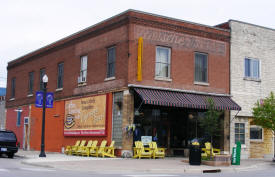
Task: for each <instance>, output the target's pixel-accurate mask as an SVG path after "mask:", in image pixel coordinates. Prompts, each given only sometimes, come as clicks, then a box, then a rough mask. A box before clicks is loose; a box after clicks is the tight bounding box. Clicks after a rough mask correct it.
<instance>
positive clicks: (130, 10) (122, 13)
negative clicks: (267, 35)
mask: <svg viewBox="0 0 275 177" xmlns="http://www.w3.org/2000/svg"><path fill="white" fill-rule="evenodd" d="M129 12H136V13H140V14H145V15H150V16H155V17H160V18H164V19H168V20H173V21H178V22H182V23H189V24H193V25H198V26H203V27H207V28H211V29H216V30H220V31H225V32H229V31H230V30H227V29H222V28H218V27H214V26H208V25H203V24H199V23H194V22H189V21H185V20H180V19H176V18H172V17H167V16H162V15H157V14H153V13H148V12H143V11H139V10H134V9H128V10H126V11H123V12H121V13H119V14H117V15H114V16H112V17H110V18H107V19H105V20H103V21H100V22H98V23H96V24H94V25H91V26H89V27H87V28H84V29H82V30H80V31H78V32H75V33H73V34H71V35H69V36H66V37H63V38H61V39H59V40H57V41H54V42H52V43H50V44H48V45H46V46H43V47H40V48H38V49H36V50H33V51H31V52H29V53H27V54H25V55H22V56H20V57H18V58H16V59H14V60H11V61H9V62H8V66H9V64H11V63H13V62H16V61H17V60H20V59H21V58H24V57H26V56H28V55H31V54H33V53H35V52H38V51H40V50H43V49H46V48H48V47H50V46H52V45H55V44H57V43H58V42H62V41H64V40H66V39H69V38H70V37H73V36H76V35H78V34H80V33H82V32H85V31H87V30H89V29H92V28H94V27H96V26H98V25H100V24H102V23H104V22H107V21H110V20H112V19H114V18H116V17H119V16H121V15H124V14H126V13H129ZM67 42H69V41H67ZM67 42H65V43H67ZM60 45H61V44H60ZM58 46H59V45H58Z"/></svg>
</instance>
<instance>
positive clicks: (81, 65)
mask: <svg viewBox="0 0 275 177" xmlns="http://www.w3.org/2000/svg"><path fill="white" fill-rule="evenodd" d="M229 40H230V33H229V30H224V29H220V28H215V27H210V26H205V25H200V24H195V23H190V22H186V21H181V20H176V19H171V18H167V17H162V16H158V15H152V14H147V13H144V12H138V11H134V10H128V11H126V12H124V13H121V14H119V15H117V16H115V17H112V18H110V19H108V20H106V21H103V22H101V23H99V24H97V25H95V26H92V27H90V28H87V29H85V30H83V31H81V32H79V33H76V34H74V35H72V36H69V37H67V38H64V39H62V40H59V41H57V42H55V43H53V44H50V45H48V46H46V47H44V48H41V49H39V50H37V51H34V52H32V53H30V54H27V55H25V56H23V57H20V58H19V59H16V60H14V61H11V62H9V64H8V84H7V87H8V88H7V106H6V107H7V115H8V119H7V127H9V128H10V129H14V130H17V134H18V135H19V137H21V141H22V142H23V144H24V145H22V146H23V148H27V149H36V150H38V149H39V148H40V138H41V117H42V110H41V108H36V107H35V105H34V102H35V91H38V90H41V89H42V86H41V79H42V76H43V75H44V74H45V73H46V74H47V75H48V78H49V83H48V91H50V92H54V95H55V96H54V107H53V108H48V109H46V130H45V132H46V135H45V137H46V140H45V148H46V151H61V150H62V148H64V147H65V146H66V145H68V144H73V143H74V142H75V141H76V140H77V139H87V140H90V139H97V140H99V142H100V141H101V140H103V139H107V141H108V142H110V141H111V140H115V141H116V144H115V146H116V149H117V154H122V153H124V152H126V153H131V150H132V146H133V141H135V140H141V139H143V140H144V139H147V140H150V139H151V140H155V141H157V142H158V144H159V145H160V146H164V147H166V148H168V153H170V154H174V155H176V154H180V153H182V152H184V151H186V149H187V146H188V145H189V144H190V141H191V140H192V139H194V138H196V137H200V136H202V135H203V132H202V131H201V129H200V128H198V126H197V124H198V119H199V118H201V117H203V116H204V115H205V114H204V113H205V112H206V110H207V108H208V104H207V100H208V99H209V98H211V99H213V100H214V102H215V108H216V109H218V110H222V115H221V120H223V121H221V122H223V124H222V131H221V135H222V136H220V137H218V138H216V141H215V146H216V147H219V148H221V149H222V150H223V151H229V147H230V146H229V135H230V134H229V124H230V112H229V110H240V109H241V108H240V107H239V106H238V105H237V104H236V103H235V102H234V101H232V100H231V99H230V96H229V93H230V85H229V73H230V72H229V71H230V69H229V64H230V60H229V54H230V52H229V49H230V46H229ZM217 66H219V67H217ZM15 110H17V111H15ZM19 113H20V115H18V114H19ZM26 120H27V122H26ZM21 121H22V122H24V124H19V122H21ZM133 127H135V129H133ZM22 132H23V133H22ZM20 134H21V135H20ZM181 151H182V152H181ZM184 153H185V152H184Z"/></svg>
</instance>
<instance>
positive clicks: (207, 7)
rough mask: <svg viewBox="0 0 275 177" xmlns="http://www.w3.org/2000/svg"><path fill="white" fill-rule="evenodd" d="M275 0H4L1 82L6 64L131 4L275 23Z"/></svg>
mask: <svg viewBox="0 0 275 177" xmlns="http://www.w3.org/2000/svg"><path fill="white" fill-rule="evenodd" d="M274 7H275V1H274V0H169V1H167V0H0V87H6V82H7V81H6V80H7V64H8V62H9V61H12V60H14V59H17V58H19V57H21V56H23V55H26V54H27V53H30V52H32V51H34V50H37V49H39V48H41V47H44V46H46V45H48V44H50V43H53V42H55V41H57V40H59V39H62V38H64V37H67V36H69V35H71V34H73V33H75V32H78V31H80V30H82V29H84V28H87V27H89V26H92V25H94V24H96V23H99V22H101V21H103V20H105V19H107V18H110V17H112V16H114V15H117V14H119V13H121V12H124V11H126V10H128V9H135V10H139V11H144V12H149V13H153V14H158V15H162V16H167V17H172V18H176V19H181V20H185V21H190V22H195V23H199V24H205V25H209V26H214V25H217V24H220V23H223V22H227V21H228V20H230V19H233V20H239V21H244V22H248V23H252V24H256V25H260V26H265V27H269V28H272V29H275V23H274V22H275V21H274V17H275V10H274Z"/></svg>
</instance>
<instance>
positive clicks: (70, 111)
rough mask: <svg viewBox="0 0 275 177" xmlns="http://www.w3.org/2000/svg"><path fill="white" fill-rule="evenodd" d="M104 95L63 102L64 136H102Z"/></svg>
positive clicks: (104, 114) (104, 119) (103, 133)
mask: <svg viewBox="0 0 275 177" xmlns="http://www.w3.org/2000/svg"><path fill="white" fill-rule="evenodd" d="M106 99H107V97H106V95H99V96H92V97H86V98H80V99H74V100H69V101H66V102H65V120H64V136H104V135H105V132H106V130H105V129H106Z"/></svg>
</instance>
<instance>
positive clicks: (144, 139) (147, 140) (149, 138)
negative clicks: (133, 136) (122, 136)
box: [141, 136, 152, 145]
mask: <svg viewBox="0 0 275 177" xmlns="http://www.w3.org/2000/svg"><path fill="white" fill-rule="evenodd" d="M141 142H142V143H143V145H149V144H150V143H151V142H152V136H141Z"/></svg>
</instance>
